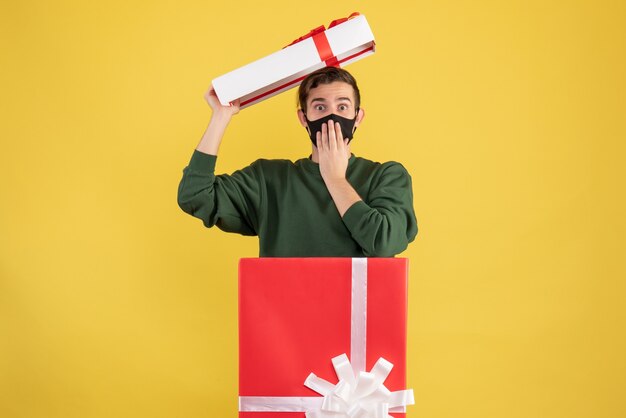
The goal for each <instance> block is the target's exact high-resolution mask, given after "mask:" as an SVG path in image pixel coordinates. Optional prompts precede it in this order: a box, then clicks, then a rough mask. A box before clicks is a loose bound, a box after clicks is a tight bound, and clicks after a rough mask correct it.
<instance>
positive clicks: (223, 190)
mask: <svg viewBox="0 0 626 418" xmlns="http://www.w3.org/2000/svg"><path fill="white" fill-rule="evenodd" d="M216 160H217V157H216V156H214V155H209V154H204V153H202V152H199V151H197V150H196V151H194V153H193V155H192V157H191V160H190V162H189V165H188V166H187V167H186V168H185V169H184V170H183V177H182V180H181V181H180V185H179V188H178V205H179V206H180V207H181V209H182V210H184V211H185V212H187V213H189V214H190V215H193V216H195V217H196V218H199V219H201V220H202V221H203V222H204V225H205V226H206V227H207V228H210V227H212V226H213V225H217V227H218V228H220V229H222V230H224V231H227V232H236V233H239V234H243V235H258V236H259V246H260V249H259V253H260V254H259V255H260V256H261V257H391V256H393V255H395V254H398V253H400V252H402V251H404V249H406V247H407V245H408V243H409V242H411V241H413V240H414V239H415V236H416V235H417V221H416V219H415V213H414V211H413V192H412V190H411V177H410V176H409V174H408V173H407V171H406V170H405V168H404V167H403V166H402V165H401V164H399V163H396V162H388V163H384V164H380V163H375V162H372V161H369V160H366V159H364V158H358V157H355V156H354V155H352V156H351V157H350V161H349V164H348V170H347V173H346V177H347V179H348V181H349V182H350V184H351V185H352V187H354V189H355V190H356V192H357V193H358V194H359V196H361V199H363V201H360V202H357V203H355V204H354V205H352V206H351V207H350V208H349V209H348V210H347V211H346V213H345V214H344V216H343V218H342V217H341V216H340V215H339V212H338V211H337V208H336V206H335V203H334V202H333V200H332V198H331V196H330V193H329V192H328V189H327V188H326V185H325V184H324V181H323V180H322V176H321V175H320V170H319V165H318V164H317V163H314V162H313V161H312V160H310V159H308V158H303V159H301V160H298V161H296V162H295V163H293V162H291V161H288V160H263V159H261V160H257V161H255V162H254V163H252V164H251V165H250V166H248V167H246V168H244V169H242V170H237V171H235V172H234V173H233V174H231V175H226V174H220V175H215V163H216Z"/></svg>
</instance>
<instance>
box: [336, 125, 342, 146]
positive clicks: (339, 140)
mask: <svg viewBox="0 0 626 418" xmlns="http://www.w3.org/2000/svg"><path fill="white" fill-rule="evenodd" d="M335 137H336V138H337V144H339V143H341V142H343V132H341V125H340V124H339V122H335Z"/></svg>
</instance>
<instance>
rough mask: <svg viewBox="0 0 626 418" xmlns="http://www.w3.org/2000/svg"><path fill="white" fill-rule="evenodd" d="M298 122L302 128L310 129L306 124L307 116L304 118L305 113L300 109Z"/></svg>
mask: <svg viewBox="0 0 626 418" xmlns="http://www.w3.org/2000/svg"><path fill="white" fill-rule="evenodd" d="M298 120H299V121H300V125H302V127H304V128H308V125H307V123H306V116H304V112H303V111H302V109H298Z"/></svg>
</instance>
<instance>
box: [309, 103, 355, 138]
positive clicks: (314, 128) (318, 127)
mask: <svg viewBox="0 0 626 418" xmlns="http://www.w3.org/2000/svg"><path fill="white" fill-rule="evenodd" d="M357 113H358V111H357ZM304 118H305V119H306V124H307V125H308V127H309V138H311V142H313V145H315V146H317V144H316V143H315V142H316V134H317V133H318V132H322V123H326V124H327V125H328V121H330V120H333V121H334V122H339V125H340V126H341V134H342V135H343V139H346V138H347V139H348V143H350V141H351V140H352V134H353V131H355V130H356V128H355V127H354V123H355V122H356V116H355V117H354V119H348V118H344V117H343V116H339V115H335V114H334V113H331V114H330V115H328V116H324V117H323V118H320V119H317V120H313V121H311V120H309V119H308V118H307V117H306V113H305V114H304Z"/></svg>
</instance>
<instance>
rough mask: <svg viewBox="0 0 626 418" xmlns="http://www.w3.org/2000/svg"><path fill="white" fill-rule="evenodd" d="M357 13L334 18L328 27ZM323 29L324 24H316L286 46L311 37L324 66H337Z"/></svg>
mask: <svg viewBox="0 0 626 418" xmlns="http://www.w3.org/2000/svg"><path fill="white" fill-rule="evenodd" d="M359 15H360V13H359V12H354V13H352V14H350V16H348V17H342V18H340V19H335V20H333V21H332V22H330V24H329V25H328V29H330V28H332V27H335V26H337V25H339V24H341V23H343V22H345V21H347V20H349V19H352V18H353V17H356V16H359ZM325 31H326V28H325V27H324V25H322V26H318V27H316V28H315V29H311V30H310V31H309V33H307V34H306V35H303V36H301V37H299V38H298V39H296V40H294V41H293V42H292V43H290V44H289V45H287V46H291V45H294V44H297V43H298V42H301V41H304V40H305V39H308V38H313V42H315V47H316V48H317V52H318V54H319V55H320V58H321V60H322V61H325V62H326V66H328V67H338V66H339V61H338V60H337V57H335V55H334V54H333V51H332V49H331V48H330V44H329V43H328V38H326V34H325V33H324V32H325ZM287 46H285V47H284V48H287ZM284 48H283V49H284Z"/></svg>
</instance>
